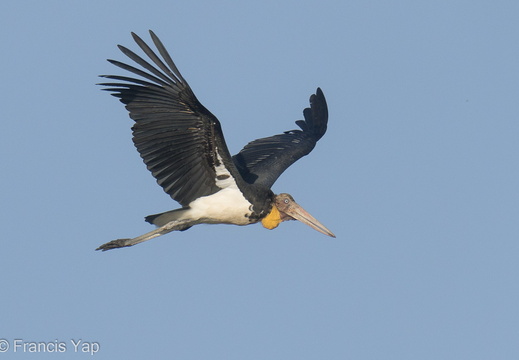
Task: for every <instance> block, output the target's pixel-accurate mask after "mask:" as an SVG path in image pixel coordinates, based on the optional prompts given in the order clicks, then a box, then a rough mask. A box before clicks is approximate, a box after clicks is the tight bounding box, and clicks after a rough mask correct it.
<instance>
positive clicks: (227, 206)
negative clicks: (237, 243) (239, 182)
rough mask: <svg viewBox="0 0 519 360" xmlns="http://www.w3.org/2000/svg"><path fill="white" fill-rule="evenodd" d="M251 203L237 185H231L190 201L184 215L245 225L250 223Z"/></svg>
mask: <svg viewBox="0 0 519 360" xmlns="http://www.w3.org/2000/svg"><path fill="white" fill-rule="evenodd" d="M251 205H252V204H251V203H250V202H248V201H247V199H245V198H244V197H243V194H242V193H241V191H239V190H238V188H237V187H234V186H231V187H227V188H225V189H222V190H220V191H218V192H217V193H215V194H212V195H209V196H204V197H201V198H198V199H196V200H194V201H192V202H191V203H190V204H189V207H190V209H189V211H187V212H186V214H185V217H186V218H192V219H197V220H201V221H202V222H204V223H218V224H219V223H227V224H235V225H247V224H250V222H249V218H248V216H250V214H251V213H252V211H251V210H250V209H251ZM245 215H247V216H245ZM183 217H184V216H183Z"/></svg>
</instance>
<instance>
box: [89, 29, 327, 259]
mask: <svg viewBox="0 0 519 360" xmlns="http://www.w3.org/2000/svg"><path fill="white" fill-rule="evenodd" d="M150 35H151V39H152V41H153V43H154V45H155V47H156V48H157V50H158V53H159V54H160V56H158V55H157V54H156V52H155V51H153V50H152V49H151V48H150V47H149V46H148V45H147V44H146V43H145V42H144V41H143V40H142V39H141V38H140V37H138V36H137V35H135V34H134V33H132V36H133V39H134V40H135V42H136V43H137V45H138V46H139V47H140V48H141V49H142V51H143V52H144V53H145V54H146V56H147V57H148V58H149V60H151V63H150V62H149V60H148V61H147V60H145V59H143V58H142V57H140V56H139V55H137V54H136V53H134V52H133V51H131V50H129V49H127V48H126V47H124V46H121V45H119V49H120V50H121V51H122V52H123V53H124V54H125V55H126V56H128V57H129V58H130V59H131V60H133V61H134V62H135V63H137V64H138V65H140V67H141V69H139V68H136V67H134V66H131V65H127V64H125V63H122V62H119V61H116V60H108V61H109V62H110V63H112V64H114V65H116V66H118V67H120V68H122V69H123V70H126V71H129V72H131V73H133V74H135V75H137V76H138V78H134V77H128V76H118V75H101V77H103V78H107V79H110V80H112V81H114V82H106V83H102V84H99V85H102V86H104V88H103V90H106V91H109V92H111V93H112V95H113V96H115V97H117V98H119V99H120V101H121V102H122V103H123V104H124V105H125V106H126V110H128V112H129V115H130V118H131V119H133V120H134V121H135V124H134V125H133V127H132V131H133V142H134V144H135V147H136V148H137V151H138V152H139V153H140V155H141V157H142V159H143V161H144V163H145V164H146V166H147V168H148V170H150V171H151V173H152V175H153V176H154V177H155V178H156V180H157V183H158V184H159V185H160V186H161V187H162V188H163V189H164V191H165V192H166V193H167V194H169V196H171V197H172V198H173V199H174V200H176V201H177V202H179V203H180V205H181V206H182V207H181V208H179V209H175V210H171V211H166V212H163V213H160V214H155V215H149V216H147V217H146V218H145V220H146V221H147V222H148V223H151V224H153V225H156V228H155V229H154V230H153V231H150V232H148V233H146V234H144V235H141V236H137V237H135V238H129V239H117V240H113V241H110V242H108V243H106V244H103V245H101V246H99V247H98V248H97V249H96V250H103V251H106V250H110V249H115V248H120V247H127V246H133V245H135V244H138V243H141V242H143V241H147V240H150V239H153V238H155V237H158V236H161V235H164V234H167V233H169V232H171V231H175V230H179V231H184V230H187V229H189V228H190V227H191V226H193V225H197V224H235V225H249V224H254V223H258V222H261V223H262V225H263V226H264V227H265V228H267V229H274V228H275V227H277V226H278V225H279V224H280V223H281V222H283V221H286V220H299V221H301V222H302V223H304V224H307V225H309V226H311V227H312V228H314V229H315V230H317V231H319V232H321V233H323V234H325V235H328V236H331V237H335V235H334V234H333V233H332V232H331V231H330V230H328V229H327V228H326V227H325V226H324V225H323V224H321V223H320V222H319V221H318V220H317V219H315V218H314V217H313V216H312V215H310V214H309V213H308V212H306V211H305V210H304V209H303V208H302V207H301V206H300V205H298V204H297V203H296V202H295V201H294V199H293V198H292V196H290V195H289V194H279V195H276V194H274V193H273V192H272V190H271V189H270V188H271V186H272V185H273V184H274V182H275V181H276V179H277V178H278V177H279V176H280V175H281V173H283V171H285V169H287V168H288V167H289V166H290V165H292V164H293V163H294V162H295V161H297V160H298V159H300V158H301V157H303V156H305V155H307V154H308V153H310V151H312V149H313V148H314V146H315V144H316V142H317V141H318V140H319V139H320V138H321V137H322V136H323V135H324V133H325V132H326V127H327V124H328V108H327V105H326V100H325V98H324V95H323V92H322V91H321V89H319V88H317V90H316V92H315V94H313V95H311V96H310V107H309V108H306V109H304V111H303V115H304V120H298V121H296V124H297V125H298V126H299V127H300V128H301V130H291V131H286V132H284V133H283V134H279V135H274V136H270V137H266V138H262V139H257V140H254V141H251V142H249V143H248V144H247V145H245V147H244V148H243V149H242V150H241V151H240V152H239V153H238V154H236V155H234V156H231V154H230V153H229V150H228V149H227V145H226V144H225V139H224V136H223V133H222V129H221V126H220V122H219V121H218V119H217V118H216V117H215V116H214V115H213V114H211V112H209V110H207V109H206V108H205V107H204V106H203V105H202V104H201V103H200V102H199V101H198V99H197V98H196V96H195V94H194V93H193V91H192V90H191V87H190V86H189V85H188V83H187V82H186V80H185V79H184V77H183V76H182V75H181V74H180V72H179V71H178V69H177V67H176V65H175V63H174V62H173V60H172V59H171V56H170V55H169V53H168V52H167V51H166V48H165V47H164V45H163V44H162V42H161V41H160V40H159V38H158V37H157V36H156V35H155V34H154V33H153V32H152V31H151V30H150Z"/></svg>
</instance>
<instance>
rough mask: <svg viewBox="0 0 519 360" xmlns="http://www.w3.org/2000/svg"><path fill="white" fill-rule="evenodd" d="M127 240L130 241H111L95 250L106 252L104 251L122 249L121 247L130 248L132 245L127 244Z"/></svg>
mask: <svg viewBox="0 0 519 360" xmlns="http://www.w3.org/2000/svg"><path fill="white" fill-rule="evenodd" d="M128 240H131V239H117V240H112V241H110V242H107V243H106V244H103V245H101V246H99V247H98V248H97V249H96V250H102V251H106V250H112V249H117V248H122V247H126V246H132V245H133V244H128Z"/></svg>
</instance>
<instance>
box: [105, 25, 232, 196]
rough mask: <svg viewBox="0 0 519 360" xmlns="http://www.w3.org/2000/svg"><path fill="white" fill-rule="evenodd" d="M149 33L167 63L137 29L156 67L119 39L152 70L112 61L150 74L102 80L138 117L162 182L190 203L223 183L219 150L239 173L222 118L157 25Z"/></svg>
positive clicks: (142, 141) (147, 155) (145, 149)
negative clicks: (203, 100)
mask: <svg viewBox="0 0 519 360" xmlns="http://www.w3.org/2000/svg"><path fill="white" fill-rule="evenodd" d="M150 35H151V38H152V40H153V43H154V44H155V46H156V47H157V49H158V51H159V53H160V55H161V56H162V59H163V60H164V61H165V64H164V62H163V61H162V60H161V59H160V58H159V57H158V56H157V55H156V54H155V53H154V52H153V50H151V49H150V47H149V46H148V45H146V43H144V41H143V40H142V39H141V38H139V37H138V36H137V35H135V34H134V33H132V36H133V38H134V40H135V42H136V43H137V44H138V45H139V47H140V48H141V49H142V50H143V51H144V53H145V54H146V55H147V56H148V57H149V58H150V59H151V61H153V63H154V64H155V65H156V67H155V66H153V65H152V64H150V63H148V62H147V61H145V60H144V59H142V58H141V57H139V56H138V55H136V54H135V53H134V52H132V51H130V50H128V49H127V48H125V47H123V46H120V45H119V49H120V50H121V51H122V52H123V53H124V54H125V55H126V56H128V57H129V58H130V59H132V60H133V61H135V62H136V63H137V64H139V65H140V66H142V68H144V69H145V70H147V71H143V70H139V69H137V68H135V67H133V66H130V65H126V64H123V63H121V62H119V61H115V60H108V61H110V62H111V63H112V64H114V65H116V66H118V67H120V68H122V69H124V70H127V71H130V72H132V73H134V74H136V75H139V76H140V77H142V78H144V79H145V80H143V79H135V78H131V77H125V76H116V75H103V76H102V77H105V78H109V79H112V80H117V81H121V82H116V83H103V84H100V85H104V86H108V88H105V89H103V90H107V91H111V92H112V95H114V96H116V97H118V98H120V100H121V102H122V103H123V104H125V105H126V109H127V110H128V111H129V112H130V117H131V118H132V119H133V120H135V125H134V126H133V127H132V130H133V142H134V144H135V146H136V147H137V150H138V151H139V153H140V155H141V157H142V159H143V160H144V163H145V164H146V166H147V167H148V169H149V170H150V171H151V173H152V174H153V176H154V177H155V178H156V179H157V183H158V184H159V185H160V186H162V188H163V189H164V191H165V192H166V193H168V194H169V195H170V196H171V197H172V198H173V199H175V200H176V201H178V202H179V203H180V204H182V205H183V206H186V205H188V204H189V203H190V202H191V201H192V200H194V199H197V198H199V197H201V196H206V195H210V194H214V193H215V192H217V191H219V190H220V189H221V188H220V187H218V186H217V185H216V176H217V175H216V170H215V166H219V165H221V164H220V160H219V158H218V155H219V156H220V158H221V159H222V161H223V162H224V165H225V167H226V169H227V170H229V172H230V173H231V174H233V175H236V174H237V170H236V168H235V167H234V164H233V163H232V161H231V156H230V154H229V151H228V150H227V146H226V144H225V140H224V138H223V134H222V130H221V127H220V123H219V121H218V119H217V118H216V117H215V116H214V115H213V114H211V113H210V112H209V111H208V110H207V109H206V108H205V107H204V106H203V105H202V104H200V102H199V101H198V100H197V98H196V97H195V95H194V94H193V91H192V90H191V88H190V87H189V85H188V84H187V82H186V80H184V78H183V77H182V75H181V74H180V72H179V71H178V69H177V67H176V66H175V64H174V63H173V61H172V59H171V57H170V55H169V54H168V52H167V51H166V49H165V48H164V46H163V45H162V43H161V41H160V40H159V39H158V37H157V36H156V35H155V34H154V33H153V32H152V31H150ZM217 153H218V155H217ZM229 168H232V169H229ZM238 175H239V174H238Z"/></svg>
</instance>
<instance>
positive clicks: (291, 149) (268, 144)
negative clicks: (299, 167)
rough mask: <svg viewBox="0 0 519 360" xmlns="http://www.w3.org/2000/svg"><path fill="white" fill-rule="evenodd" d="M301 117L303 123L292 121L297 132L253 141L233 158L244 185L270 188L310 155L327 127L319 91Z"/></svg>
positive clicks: (312, 97)
mask: <svg viewBox="0 0 519 360" xmlns="http://www.w3.org/2000/svg"><path fill="white" fill-rule="evenodd" d="M303 115H304V117H305V120H298V121H296V124H297V125H298V126H299V127H300V128H301V130H291V131H286V132H285V133H283V134H280V135H274V136H271V137H267V138H263V139H258V140H254V141H252V142H250V143H248V144H247V145H245V147H244V148H243V149H242V150H241V151H240V152H239V153H238V154H236V155H234V156H233V160H234V164H235V165H236V167H237V168H238V170H239V171H240V173H241V175H242V177H243V178H244V179H245V181H247V182H248V183H249V184H262V185H265V186H267V187H271V186H272V185H273V184H274V182H275V181H276V180H277V178H278V177H279V176H280V175H281V174H282V173H283V171H285V170H286V169H287V168H288V167H289V166H290V165H292V164H293V163H294V162H296V161H297V160H299V159H300V158H301V157H303V156H305V155H307V154H309V153H310V151H312V149H313V148H314V146H315V144H316V143H317V141H318V140H319V139H320V138H321V137H322V136H323V135H324V133H325V132H326V127H327V125H328V107H327V105H326V100H325V98H324V94H323V92H322V91H321V89H320V88H317V91H316V92H315V94H314V95H312V96H310V107H309V108H306V109H304V111H303Z"/></svg>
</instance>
